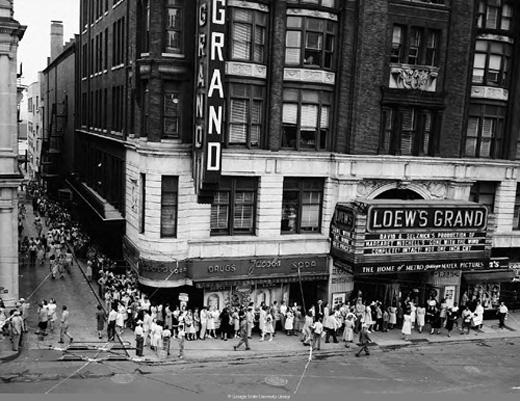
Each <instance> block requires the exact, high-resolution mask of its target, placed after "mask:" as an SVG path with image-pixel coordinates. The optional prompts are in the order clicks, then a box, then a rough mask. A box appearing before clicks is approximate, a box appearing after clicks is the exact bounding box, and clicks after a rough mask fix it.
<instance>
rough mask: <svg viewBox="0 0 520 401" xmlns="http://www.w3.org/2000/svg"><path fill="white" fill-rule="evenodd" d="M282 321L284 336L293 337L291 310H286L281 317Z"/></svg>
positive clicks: (292, 315)
mask: <svg viewBox="0 0 520 401" xmlns="http://www.w3.org/2000/svg"><path fill="white" fill-rule="evenodd" d="M283 321H284V330H285V334H286V335H288V336H292V335H294V314H293V312H292V310H290V309H286V311H285V314H284V315H283Z"/></svg>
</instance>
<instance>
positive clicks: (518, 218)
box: [513, 184, 520, 230]
mask: <svg viewBox="0 0 520 401" xmlns="http://www.w3.org/2000/svg"><path fill="white" fill-rule="evenodd" d="M513 230H520V184H516V197H515V211H514V214H513Z"/></svg>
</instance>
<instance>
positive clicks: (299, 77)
mask: <svg viewBox="0 0 520 401" xmlns="http://www.w3.org/2000/svg"><path fill="white" fill-rule="evenodd" d="M284 80H285V81H300V82H315V83H319V84H328V85H334V83H335V82H336V74H334V73H333V72H329V71H323V70H313V69H308V68H284Z"/></svg>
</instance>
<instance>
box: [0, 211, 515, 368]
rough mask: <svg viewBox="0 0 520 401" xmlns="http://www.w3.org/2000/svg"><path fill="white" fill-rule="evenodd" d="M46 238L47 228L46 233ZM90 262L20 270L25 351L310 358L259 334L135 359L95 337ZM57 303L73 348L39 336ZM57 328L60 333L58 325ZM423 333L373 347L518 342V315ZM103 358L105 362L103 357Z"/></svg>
mask: <svg viewBox="0 0 520 401" xmlns="http://www.w3.org/2000/svg"><path fill="white" fill-rule="evenodd" d="M26 207H27V215H26V218H25V229H24V235H28V236H29V237H31V236H34V235H35V233H36V231H35V227H34V215H33V212H32V207H31V205H30V203H28V204H26ZM44 232H46V228H44ZM85 268H86V261H84V260H79V259H75V263H74V267H73V269H72V273H70V274H66V275H65V277H64V278H57V279H54V280H53V279H52V278H50V275H49V266H48V262H47V261H46V262H45V263H44V264H43V265H42V266H36V267H34V268H30V267H28V266H26V267H21V268H20V294H21V296H22V297H24V298H26V299H27V300H28V301H29V302H30V303H31V308H30V309H29V319H28V325H29V333H27V334H26V335H25V337H24V340H23V346H22V351H21V354H23V352H24V351H23V350H29V349H30V350H49V349H52V350H55V351H57V352H56V355H60V356H59V357H58V358H61V360H71V361H74V360H91V359H93V358H98V359H99V358H105V359H107V360H130V361H134V362H140V363H145V364H151V365H154V364H160V365H163V364H185V363H190V362H191V363H197V362H203V361H215V362H218V361H223V360H249V359H261V358H266V357H269V356H271V357H275V356H284V355H307V354H310V352H311V351H310V349H309V347H305V346H304V345H303V344H302V343H301V342H300V341H299V339H298V337H296V336H286V335H285V334H284V333H281V332H278V333H277V335H276V336H275V337H274V341H271V342H269V341H264V342H260V341H259V339H260V336H259V334H258V333H255V334H254V335H253V338H252V339H251V340H250V347H251V350H249V351H246V350H245V349H244V348H243V347H242V348H241V349H240V350H238V351H234V349H233V345H236V344H237V343H238V339H229V340H228V341H224V340H220V339H206V340H204V341H202V340H196V341H185V342H184V357H183V358H182V359H181V358H179V351H178V350H179V343H178V341H177V340H173V341H172V348H171V355H170V356H166V355H165V353H164V352H161V351H159V352H155V351H153V350H151V349H150V347H145V349H144V356H142V357H137V356H136V353H135V349H134V346H135V341H134V335H133V332H132V331H131V330H129V329H126V330H125V331H124V332H123V333H122V335H121V336H120V337H119V338H118V339H117V341H115V342H111V343H109V342H107V341H106V335H105V337H104V338H103V339H102V340H99V339H98V337H97V330H96V319H95V312H96V306H97V305H98V303H99V302H100V300H99V298H98V295H97V294H98V293H97V290H98V286H97V283H96V282H93V281H91V282H89V281H88V280H87V279H86V276H85V274H84V272H85ZM50 298H55V299H56V301H57V304H58V309H57V310H58V317H59V316H60V311H61V306H62V305H64V304H66V305H67V307H68V309H69V311H70V313H71V319H70V320H71V327H70V332H71V334H72V336H73V338H74V341H73V343H72V344H70V345H69V344H60V343H58V340H59V329H58V328H56V329H55V330H54V332H51V333H49V335H48V336H46V337H42V336H39V335H37V334H35V329H36V326H37V316H36V311H37V303H38V302H39V301H40V300H42V299H47V300H49V299H50ZM56 327H59V322H57V324H56ZM427 329H428V327H426V328H425V330H424V331H423V332H422V333H418V332H413V334H412V336H411V338H410V340H409V341H405V340H403V339H402V336H401V333H400V330H399V329H394V330H389V331H388V332H385V333H383V332H373V333H371V334H370V335H371V338H372V341H373V343H372V346H373V347H378V348H381V349H392V348H397V347H410V346H415V345H419V344H420V345H427V344H437V343H439V344H449V343H457V342H471V341H477V342H479V341H483V340H492V339H500V338H515V337H520V312H514V313H510V316H509V318H508V320H507V322H506V328H503V329H501V328H498V320H486V321H484V325H483V327H482V329H481V330H478V331H475V330H472V331H471V333H470V334H469V335H466V334H460V333H459V332H458V331H457V330H454V331H453V332H452V335H451V337H448V335H447V332H446V330H444V329H443V330H442V331H441V334H440V335H437V334H434V335H430V334H429V331H428V330H427ZM346 345H349V347H348V348H347V347H346ZM356 349H357V345H356V344H345V343H344V342H341V341H340V342H339V343H332V342H331V343H328V344H327V343H324V341H322V347H321V350H320V351H313V353H314V356H319V355H341V354H345V353H346V354H348V353H353V352H354V351H355V350H356ZM100 355H101V357H100ZM19 356H20V352H14V351H12V349H11V343H10V341H9V338H8V337H2V336H1V335H0V361H1V362H4V363H7V362H9V361H11V360H13V359H15V358H18V357H19Z"/></svg>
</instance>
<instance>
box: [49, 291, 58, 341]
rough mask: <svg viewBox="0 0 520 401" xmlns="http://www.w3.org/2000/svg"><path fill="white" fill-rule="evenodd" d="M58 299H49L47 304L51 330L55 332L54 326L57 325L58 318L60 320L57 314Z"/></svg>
mask: <svg viewBox="0 0 520 401" xmlns="http://www.w3.org/2000/svg"><path fill="white" fill-rule="evenodd" d="M57 307H58V306H57V305H56V300H55V299H54V298H51V299H49V303H48V304H47V310H48V311H49V330H50V331H51V333H52V332H54V327H55V325H56V320H58V316H57V315H56V308H57Z"/></svg>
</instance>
